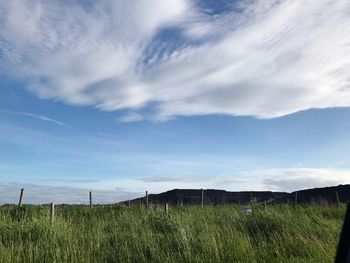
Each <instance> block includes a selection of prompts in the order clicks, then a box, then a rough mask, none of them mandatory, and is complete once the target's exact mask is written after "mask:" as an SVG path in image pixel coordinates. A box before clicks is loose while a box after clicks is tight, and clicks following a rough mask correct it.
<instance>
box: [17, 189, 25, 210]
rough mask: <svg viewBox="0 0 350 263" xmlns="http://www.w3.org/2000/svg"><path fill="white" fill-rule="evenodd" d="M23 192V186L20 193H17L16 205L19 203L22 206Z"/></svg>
mask: <svg viewBox="0 0 350 263" xmlns="http://www.w3.org/2000/svg"><path fill="white" fill-rule="evenodd" d="M23 193H24V188H21V193H20V195H19V202H18V205H19V206H22V201H23Z"/></svg>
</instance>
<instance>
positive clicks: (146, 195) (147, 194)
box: [145, 191, 148, 208]
mask: <svg viewBox="0 0 350 263" xmlns="http://www.w3.org/2000/svg"><path fill="white" fill-rule="evenodd" d="M145 202H146V208H148V191H146V200H145Z"/></svg>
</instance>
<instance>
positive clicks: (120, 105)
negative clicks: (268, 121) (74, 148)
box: [0, 0, 350, 121]
mask: <svg viewBox="0 0 350 263" xmlns="http://www.w3.org/2000/svg"><path fill="white" fill-rule="evenodd" d="M238 3H239V4H237V5H238V7H236V8H233V9H232V10H231V9H230V10H229V11H227V12H224V13H222V14H216V15H213V14H210V12H205V10H204V9H203V8H201V7H200V6H197V5H196V4H195V2H192V1H186V0H180V1H179V0H167V1H162V0H152V1H148V2H147V6H146V5H145V3H144V2H143V1H141V0H134V1H129V2H127V3H126V2H125V1H122V0H120V1H101V2H98V1H97V2H94V3H93V4H91V5H89V6H81V5H79V4H78V3H77V2H64V3H62V2H60V1H50V2H42V1H3V2H1V4H0V8H1V10H3V11H2V12H1V13H0V25H1V27H0V28H1V29H0V49H1V50H2V51H1V53H0V57H1V61H2V62H0V71H1V72H2V73H6V74H12V75H15V76H19V77H22V78H26V79H27V80H28V81H29V82H28V89H30V90H31V91H32V92H34V93H35V94H37V95H38V96H39V97H40V98H45V99H55V100H60V101H63V102H65V103H67V104H71V105H92V106H94V107H96V108H99V109H101V110H107V111H113V110H120V109H129V110H135V109H144V108H147V107H149V106H150V105H151V106H150V107H151V109H152V110H151V114H150V116H151V117H150V118H151V119H155V120H166V119H169V118H172V117H174V116H189V115H208V114H228V115H233V116H237V115H239V116H254V117H257V118H274V117H279V116H284V115H287V114H290V113H294V112H297V111H301V110H307V109H311V108H329V107H349V106H350V89H349V86H350V79H349V75H350V11H349V10H350V3H349V1H347V0H339V1H331V0H319V1H317V2H316V1H314V2H310V1H309V2H307V3H305V1H302V0H295V1H289V0H283V1H277V0H269V1H265V0H257V1H239V2H238ZM237 10H239V11H237ZM175 29H176V30H177V31H179V33H178V35H179V37H178V38H177V39H176V40H174V39H172V38H166V37H164V36H163V37H162V35H161V32H164V31H165V30H170V31H171V30H175ZM173 35H174V34H172V36H173ZM146 58H147V59H146ZM132 119H133V118H126V119H125V120H127V121H132ZM134 120H139V119H138V118H134Z"/></svg>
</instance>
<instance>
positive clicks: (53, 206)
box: [50, 203, 55, 223]
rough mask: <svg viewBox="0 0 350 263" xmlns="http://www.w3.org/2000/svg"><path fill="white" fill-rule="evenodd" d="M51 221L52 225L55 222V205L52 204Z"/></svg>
mask: <svg viewBox="0 0 350 263" xmlns="http://www.w3.org/2000/svg"><path fill="white" fill-rule="evenodd" d="M50 219H51V223H53V221H54V220H55V204H54V203H51V204H50Z"/></svg>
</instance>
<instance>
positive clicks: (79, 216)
mask: <svg viewBox="0 0 350 263" xmlns="http://www.w3.org/2000/svg"><path fill="white" fill-rule="evenodd" d="M345 209H346V208H345V206H342V207H341V208H336V207H331V206H326V207H316V206H288V205H276V206H268V208H267V211H265V210H264V208H263V207H260V206H256V207H253V214H252V215H244V214H242V213H241V212H240V207H239V206H223V207H179V208H175V207H170V210H169V215H168V216H165V215H164V211H163V208H162V207H158V208H153V209H152V211H150V210H146V209H145V208H143V207H139V206H133V207H130V208H128V207H122V206H95V207H94V208H93V209H89V207H88V206H72V205H65V206H58V207H56V217H55V221H54V222H53V223H51V221H50V218H49V206H30V205H25V206H23V207H15V206H11V205H5V206H1V207H0V262H259V263H260V262H333V260H334V255H335V252H336V247H337V242H338V238H339V234H340V231H341V226H342V220H343V217H344V214H345Z"/></svg>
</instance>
